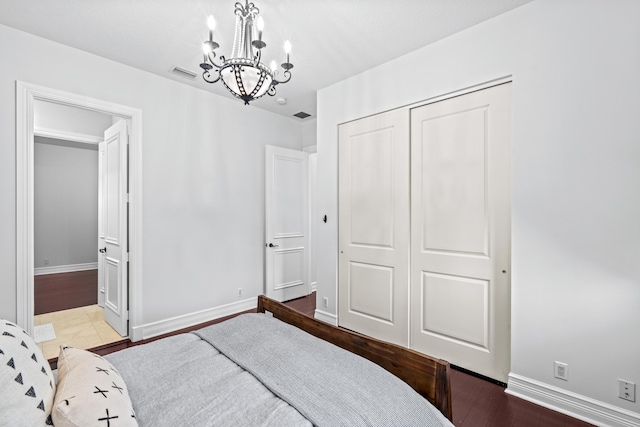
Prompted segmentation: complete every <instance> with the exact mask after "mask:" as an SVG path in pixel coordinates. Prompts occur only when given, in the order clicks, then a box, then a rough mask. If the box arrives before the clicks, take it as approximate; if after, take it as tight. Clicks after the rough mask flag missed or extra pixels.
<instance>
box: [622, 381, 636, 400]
mask: <svg viewBox="0 0 640 427" xmlns="http://www.w3.org/2000/svg"><path fill="white" fill-rule="evenodd" d="M618 387H619V391H618V397H620V399H624V400H628V401H629V402H635V401H636V384H635V383H632V382H631V381H625V380H620V379H619V380H618Z"/></svg>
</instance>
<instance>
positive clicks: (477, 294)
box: [411, 84, 511, 382]
mask: <svg viewBox="0 0 640 427" xmlns="http://www.w3.org/2000/svg"><path fill="white" fill-rule="evenodd" d="M510 90H511V85H510V84H505V85H500V86H495V87H492V88H489V89H485V90H481V91H478V92H473V93H470V94H467V95H463V96H459V97H455V98H451V99H448V100H444V101H441V102H437V103H434V104H429V105H425V106H423V107H419V108H416V109H413V110H412V112H411V235H412V240H411V348H413V349H415V350H418V351H422V352H425V353H428V354H431V355H433V356H436V357H439V358H442V359H446V360H448V361H449V362H450V363H453V364H455V365H458V366H462V367H464V368H466V369H469V370H471V371H474V372H478V373H480V374H483V375H486V376H488V377H491V378H494V379H497V380H499V381H503V382H506V381H507V375H508V373H509V370H510V357H509V355H510V295H509V288H510V285H509V274H508V273H509V271H510V228H511V227H510V151H511V147H510V136H511V135H510V134H511V126H510V118H511V108H510V99H511V95H510V93H511V92H510Z"/></svg>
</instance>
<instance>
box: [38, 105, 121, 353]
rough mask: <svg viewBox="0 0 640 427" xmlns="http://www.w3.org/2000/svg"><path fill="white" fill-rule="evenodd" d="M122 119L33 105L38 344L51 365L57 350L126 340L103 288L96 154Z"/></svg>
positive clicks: (72, 109)
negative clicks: (112, 320)
mask: <svg viewBox="0 0 640 427" xmlns="http://www.w3.org/2000/svg"><path fill="white" fill-rule="evenodd" d="M119 120H120V119H119V118H117V117H113V116H111V115H109V114H104V113H100V112H94V111H89V110H85V109H80V108H76V107H71V106H64V105H60V104H56V103H51V102H45V101H37V102H36V103H35V106H34V152H33V153H34V157H33V159H34V168H33V171H34V180H33V189H34V192H33V205H34V294H33V295H34V338H35V340H36V342H38V346H39V347H40V349H41V350H42V352H43V354H44V355H45V357H46V358H47V359H51V358H54V357H57V356H58V352H59V348H60V345H70V346H72V347H76V348H85V349H86V348H94V347H98V346H101V345H105V344H110V343H113V342H116V341H120V340H122V339H123V337H122V336H121V335H120V334H119V333H118V332H117V331H116V330H114V329H113V328H112V327H111V326H110V325H109V324H108V323H107V322H106V321H105V316H104V285H102V286H99V283H98V282H99V277H101V275H100V274H99V273H100V269H101V268H104V265H103V263H100V262H99V261H100V257H99V253H98V246H99V236H98V235H99V227H98V224H99V221H98V219H99V205H100V204H99V194H100V192H99V189H100V187H101V185H100V184H101V176H100V168H99V156H100V153H99V149H98V148H99V143H100V142H102V141H103V139H104V138H103V135H104V131H105V130H106V129H108V128H109V127H111V126H112V124H113V123H114V122H117V121H119ZM101 288H102V289H101Z"/></svg>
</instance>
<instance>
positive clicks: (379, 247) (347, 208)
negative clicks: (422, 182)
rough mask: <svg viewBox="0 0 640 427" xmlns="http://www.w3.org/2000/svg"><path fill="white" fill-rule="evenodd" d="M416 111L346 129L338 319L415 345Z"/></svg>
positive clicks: (341, 137) (387, 338) (371, 119)
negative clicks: (411, 308) (412, 136)
mask: <svg viewBox="0 0 640 427" xmlns="http://www.w3.org/2000/svg"><path fill="white" fill-rule="evenodd" d="M408 200H409V112H408V110H400V111H392V112H389V113H383V114H379V115H377V116H374V117H368V118H365V119H361V120H358V121H355V122H351V123H347V124H344V125H341V126H340V129H339V210H340V214H339V229H338V233H339V251H340V254H339V257H340V258H339V279H338V281H339V284H338V289H339V295H338V297H339V303H338V324H339V325H340V326H343V327H345V328H348V329H352V330H355V331H358V332H361V333H364V334H366V335H371V336H375V337H376V338H380V339H383V340H385V341H390V342H393V343H396V344H400V345H404V346H408V336H409V328H408V327H409V325H408V323H409V315H408V312H407V309H408V296H409V295H408V294H409V204H408Z"/></svg>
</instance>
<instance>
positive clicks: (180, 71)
mask: <svg viewBox="0 0 640 427" xmlns="http://www.w3.org/2000/svg"><path fill="white" fill-rule="evenodd" d="M169 72H170V73H173V74H175V75H176V76H180V77H182V78H183V79H188V80H193V79H195V78H196V77H197V76H198V74H197V73H194V72H193V71H189V70H185V69H184V68H180V67H173V68H172V69H170V70H169Z"/></svg>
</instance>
